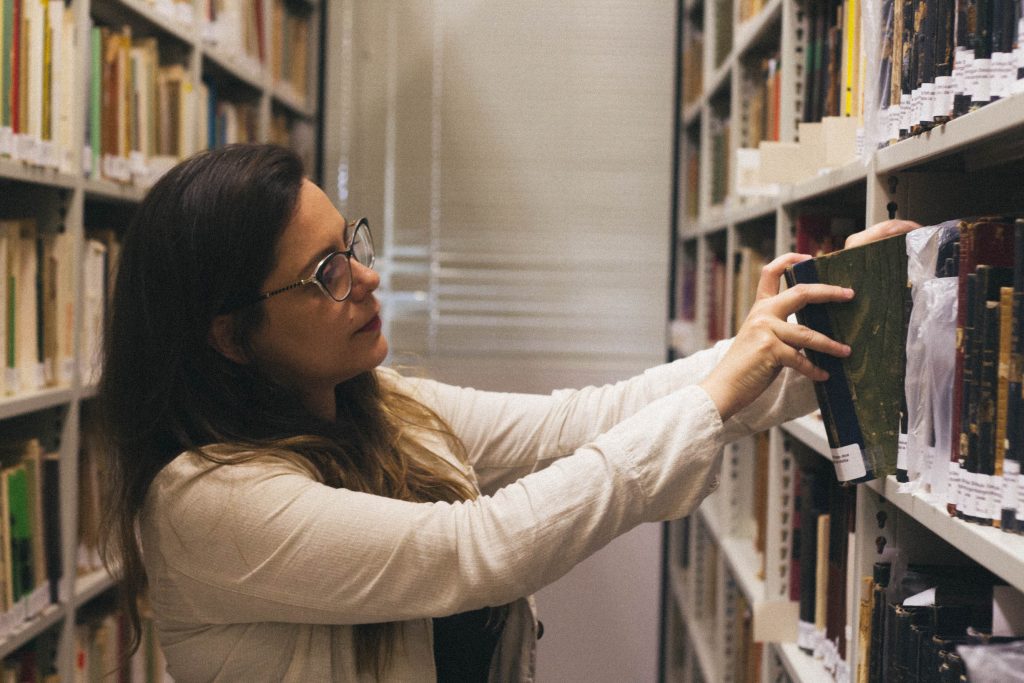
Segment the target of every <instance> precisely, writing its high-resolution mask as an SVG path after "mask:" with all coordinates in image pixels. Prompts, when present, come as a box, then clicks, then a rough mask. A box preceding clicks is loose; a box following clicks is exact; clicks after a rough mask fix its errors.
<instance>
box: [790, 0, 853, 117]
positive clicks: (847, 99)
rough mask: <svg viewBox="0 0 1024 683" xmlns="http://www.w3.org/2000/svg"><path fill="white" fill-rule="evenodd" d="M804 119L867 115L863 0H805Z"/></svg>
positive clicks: (803, 5)
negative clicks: (864, 89)
mask: <svg viewBox="0 0 1024 683" xmlns="http://www.w3.org/2000/svg"><path fill="white" fill-rule="evenodd" d="M802 9H803V13H804V17H805V24H806V27H807V29H806V36H805V43H804V51H805V52H804V65H803V70H804V78H803V80H804V90H803V112H802V118H801V120H802V121H804V122H807V123H812V122H815V121H820V120H821V119H823V118H824V117H826V116H852V117H854V118H857V119H860V118H861V117H862V115H863V95H862V93H863V75H864V68H863V66H862V60H863V57H862V55H861V47H860V46H861V0H804V2H803V4H802Z"/></svg>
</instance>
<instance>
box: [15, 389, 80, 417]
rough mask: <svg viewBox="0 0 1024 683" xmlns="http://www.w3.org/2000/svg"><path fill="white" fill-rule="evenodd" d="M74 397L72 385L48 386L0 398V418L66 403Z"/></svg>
mask: <svg viewBox="0 0 1024 683" xmlns="http://www.w3.org/2000/svg"><path fill="white" fill-rule="evenodd" d="M73 397H74V390H73V389H71V388H70V387H47V388H45V389H38V390H35V391H27V392H22V393H19V394H14V395H12V396H4V397H3V398H0V420H6V419H8V418H12V417H17V416H19V415H26V414H28V413H34V412H36V411H39V410H45V409H47V408H54V407H56V406H60V405H65V404H67V403H69V402H70V401H71V400H72V398H73Z"/></svg>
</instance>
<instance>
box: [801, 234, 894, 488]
mask: <svg viewBox="0 0 1024 683" xmlns="http://www.w3.org/2000/svg"><path fill="white" fill-rule="evenodd" d="M786 282H787V284H789V286H795V285H798V284H803V283H806V284H813V283H825V284H832V285H838V286H841V287H850V288H852V289H853V290H854V292H856V294H855V296H854V299H853V300H852V301H850V302H846V303H838V302H833V303H828V304H810V305H808V306H806V307H805V308H803V309H801V311H799V312H798V313H797V319H798V320H799V322H800V323H801V324H803V325H806V326H807V327H810V328H812V329H815V330H817V331H818V332H821V333H822V334H824V335H826V336H828V337H830V338H832V339H835V340H837V341H840V342H842V343H845V344H848V345H849V346H850V347H851V349H852V353H851V355H850V356H849V357H847V358H842V359H840V358H837V357H835V356H830V355H827V354H821V353H817V352H815V351H811V350H808V351H807V355H808V357H810V359H811V360H812V361H813V362H814V363H815V364H816V365H817V366H818V367H820V368H822V369H824V370H826V371H827V372H828V373H829V378H828V379H827V380H826V381H824V382H816V383H815V392H816V394H817V398H818V406H819V408H820V409H821V415H822V419H823V420H824V422H825V432H826V436H827V438H828V443H829V448H830V450H831V454H832V462H833V465H834V466H835V470H836V476H837V478H838V479H839V480H840V481H843V482H851V483H860V482H864V481H870V480H872V479H875V478H881V477H884V476H886V475H888V474H892V473H894V472H895V471H896V456H897V450H898V447H899V425H900V412H901V406H902V402H903V375H904V368H905V363H906V361H905V355H904V354H905V352H904V347H905V345H906V314H905V298H906V297H908V296H909V289H908V287H907V250H906V239H905V238H904V236H902V235H897V236H895V237H889V238H886V239H883V240H879V241H877V242H872V243H869V244H865V245H862V246H858V247H853V248H850V249H843V250H841V251H836V252H833V253H831V254H825V255H823V256H819V257H817V258H813V259H809V260H807V261H803V262H801V263H798V264H796V265H794V266H791V267H790V268H788V269H787V270H786Z"/></svg>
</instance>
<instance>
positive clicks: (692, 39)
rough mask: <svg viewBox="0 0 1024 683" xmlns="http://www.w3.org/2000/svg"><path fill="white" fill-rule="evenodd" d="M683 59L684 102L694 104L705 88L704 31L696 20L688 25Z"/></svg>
mask: <svg viewBox="0 0 1024 683" xmlns="http://www.w3.org/2000/svg"><path fill="white" fill-rule="evenodd" d="M681 59H682V65H681V67H682V73H681V76H680V77H681V78H682V97H683V104H684V105H687V104H693V103H694V102H696V101H697V99H698V98H699V97H700V95H701V91H702V90H703V89H704V85H703V84H704V31H703V29H702V28H700V27H699V25H695V23H694V22H690V23H689V24H688V26H687V32H686V33H685V42H684V44H683V48H682V56H681Z"/></svg>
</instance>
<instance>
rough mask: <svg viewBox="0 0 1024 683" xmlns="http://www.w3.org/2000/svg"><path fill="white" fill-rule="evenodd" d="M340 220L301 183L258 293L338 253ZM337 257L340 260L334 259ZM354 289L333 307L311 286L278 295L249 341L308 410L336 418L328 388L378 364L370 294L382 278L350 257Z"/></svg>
mask: <svg viewBox="0 0 1024 683" xmlns="http://www.w3.org/2000/svg"><path fill="white" fill-rule="evenodd" d="M345 228H346V221H345V219H344V218H343V217H342V216H341V214H340V213H338V211H337V209H335V208H334V205H333V204H331V202H330V200H329V199H328V198H327V195H325V194H324V193H323V191H322V190H321V189H320V188H319V187H317V186H316V185H315V184H314V183H312V182H310V181H309V180H305V181H303V184H302V189H301V191H300V193H299V200H298V206H297V210H296V213H295V216H294V218H293V219H292V221H291V222H290V223H289V224H288V225H287V227H285V230H284V232H283V233H282V234H281V239H280V241H279V242H278V244H277V247H276V254H275V256H276V265H275V266H274V269H273V270H272V271H271V272H270V274H269V275H268V276H267V279H266V280H264V282H263V290H262V291H264V292H269V291H273V290H275V289H278V288H280V287H284V286H286V285H289V284H291V283H293V282H295V281H297V280H301V279H303V278H308V277H310V276H311V275H312V274H313V272H314V270H315V269H316V267H317V264H318V263H319V262H320V260H321V259H323V257H324V256H326V255H327V254H329V253H330V252H332V251H344V250H345V249H347V248H348V246H349V245H347V244H345V243H344V240H345ZM336 258H343V257H336ZM349 263H350V266H351V269H352V291H351V293H350V294H349V297H348V298H347V299H345V300H344V301H341V302H338V301H335V300H334V299H331V298H330V297H329V296H327V295H325V294H324V293H323V291H321V290H320V288H319V287H318V286H317V285H315V284H308V285H305V286H302V287H296V288H295V289H291V290H288V291H286V292H282V293H281V294H278V295H276V296H272V297H270V298H269V299H267V300H266V301H264V302H263V303H262V304H260V305H262V306H263V307H264V311H265V317H264V321H263V323H262V325H261V326H260V328H259V329H258V330H257V331H256V333H255V334H254V335H253V338H252V350H253V353H254V355H255V358H254V360H255V362H257V363H259V365H260V367H262V368H263V369H264V370H265V371H266V372H268V373H269V374H270V375H271V376H272V377H273V378H274V379H275V380H277V381H278V382H281V383H282V384H284V385H286V386H289V387H293V388H295V389H297V390H298V391H299V392H300V393H301V394H302V395H303V396H305V397H306V403H307V406H308V407H309V408H310V409H312V410H314V411H315V412H317V413H318V414H320V415H323V416H324V417H327V418H330V419H333V417H334V409H335V406H334V387H335V386H336V385H337V384H339V383H341V382H344V381H345V380H348V379H351V378H352V377H355V376H356V375H359V374H361V373H363V372H365V371H367V370H371V369H373V368H375V367H377V366H378V365H380V363H381V362H382V361H383V360H384V358H385V356H387V352H388V344H387V340H386V339H385V338H384V335H383V334H382V333H381V321H380V318H379V317H378V314H379V313H380V304H379V303H378V302H377V299H376V298H375V297H374V295H373V292H374V290H376V289H377V287H378V286H379V285H380V276H379V275H378V274H377V273H376V272H374V271H373V270H371V269H369V268H367V267H365V266H363V265H361V264H360V263H359V262H358V261H356V260H355V259H349Z"/></svg>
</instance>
